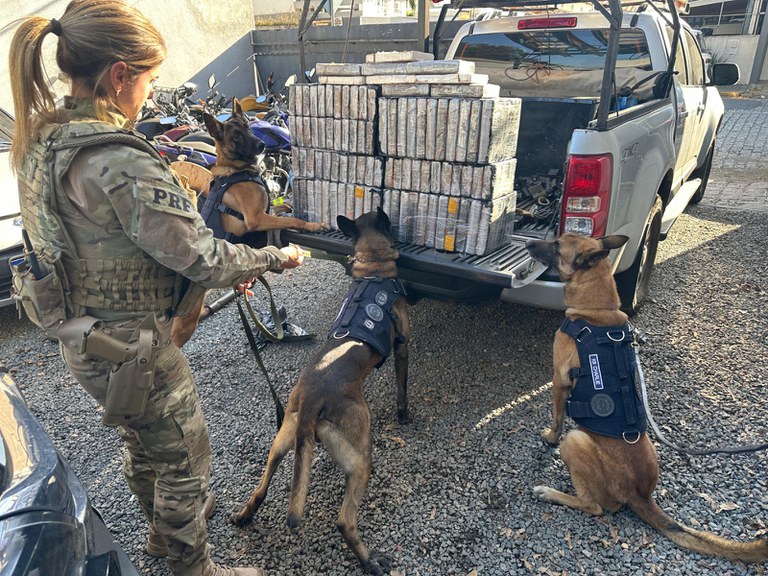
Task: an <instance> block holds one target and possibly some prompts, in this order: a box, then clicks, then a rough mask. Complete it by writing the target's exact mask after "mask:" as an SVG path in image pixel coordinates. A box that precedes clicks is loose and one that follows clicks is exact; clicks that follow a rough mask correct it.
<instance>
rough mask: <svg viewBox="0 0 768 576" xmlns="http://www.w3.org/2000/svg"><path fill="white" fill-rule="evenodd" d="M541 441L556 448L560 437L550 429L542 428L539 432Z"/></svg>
mask: <svg viewBox="0 0 768 576" xmlns="http://www.w3.org/2000/svg"><path fill="white" fill-rule="evenodd" d="M541 439H542V440H544V442H546V443H547V444H549V445H550V446H557V443H558V440H559V439H560V435H559V434H558V433H557V432H555V431H554V430H552V428H544V430H542V431H541Z"/></svg>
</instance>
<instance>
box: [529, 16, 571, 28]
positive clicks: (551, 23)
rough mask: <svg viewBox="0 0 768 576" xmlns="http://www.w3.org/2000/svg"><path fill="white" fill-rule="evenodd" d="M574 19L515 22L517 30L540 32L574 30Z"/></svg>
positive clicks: (541, 19)
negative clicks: (552, 29)
mask: <svg viewBox="0 0 768 576" xmlns="http://www.w3.org/2000/svg"><path fill="white" fill-rule="evenodd" d="M576 22H577V20H576V18H574V17H571V16H569V17H566V18H528V19H526V20H519V21H518V22H517V29H518V30H542V29H545V28H575V27H576Z"/></svg>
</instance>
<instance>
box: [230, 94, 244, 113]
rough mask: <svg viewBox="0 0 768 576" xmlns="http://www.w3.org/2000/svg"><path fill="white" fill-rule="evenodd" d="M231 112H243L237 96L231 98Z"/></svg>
mask: <svg viewBox="0 0 768 576" xmlns="http://www.w3.org/2000/svg"><path fill="white" fill-rule="evenodd" d="M232 113H233V114H237V115H238V116H242V114H243V107H242V105H241V104H240V100H238V99H237V98H234V99H233V100H232Z"/></svg>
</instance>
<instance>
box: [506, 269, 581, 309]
mask: <svg viewBox="0 0 768 576" xmlns="http://www.w3.org/2000/svg"><path fill="white" fill-rule="evenodd" d="M499 298H500V299H501V300H503V301H504V302H510V303H512V304H523V305H525V306H532V307H534V308H546V309H547V310H565V309H566V308H567V306H566V305H565V295H564V292H563V283H562V282H560V281H559V280H547V279H544V278H543V277H542V278H538V279H537V280H534V281H533V282H531V283H529V284H526V285H525V286H522V287H520V288H511V289H506V290H502V292H501V295H500V296H499Z"/></svg>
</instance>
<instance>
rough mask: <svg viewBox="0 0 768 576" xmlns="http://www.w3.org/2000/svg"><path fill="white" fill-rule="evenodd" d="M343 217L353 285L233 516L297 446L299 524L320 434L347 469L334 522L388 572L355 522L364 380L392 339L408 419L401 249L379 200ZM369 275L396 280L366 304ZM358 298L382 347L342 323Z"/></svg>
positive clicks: (369, 565) (253, 500)
mask: <svg viewBox="0 0 768 576" xmlns="http://www.w3.org/2000/svg"><path fill="white" fill-rule="evenodd" d="M337 222H338V225H339V229H340V230H341V231H342V232H343V233H344V234H346V235H347V236H348V237H350V238H351V239H352V240H353V243H354V251H355V254H354V261H353V264H352V278H353V282H352V287H351V289H350V292H349V293H348V295H347V298H345V300H344V304H343V305H342V308H341V311H340V312H339V315H338V316H337V319H336V322H335V323H334V327H333V328H332V329H331V335H330V336H329V338H328V340H327V341H326V342H325V344H324V345H323V346H322V347H321V348H320V350H319V351H318V352H317V353H316V354H315V355H314V357H313V358H312V359H311V360H310V361H309V364H308V365H307V366H306V368H304V370H303V371H302V373H301V375H300V376H299V381H298V383H297V384H296V386H295V387H294V388H293V390H292V391H291V393H290V396H289V397H288V407H287V409H286V414H285V420H284V421H283V424H282V426H281V427H280V430H279V431H278V433H277V436H276V437H275V439H274V441H273V442H272V448H271V449H270V451H269V457H268V459H267V465H266V468H265V470H264V474H263V475H262V477H261V482H260V483H259V485H258V487H257V488H256V490H254V492H253V494H252V495H251V497H250V500H248V502H247V504H246V505H245V506H244V507H243V508H242V510H240V511H239V512H238V513H236V514H234V515H233V516H232V521H233V522H234V523H235V524H237V525H243V524H244V523H245V522H246V521H248V519H249V518H251V516H253V514H254V513H255V512H256V511H257V510H258V508H259V506H261V504H262V502H264V499H265V498H266V496H267V489H268V488H269V482H270V480H271V479H272V475H273V474H274V473H275V470H276V469H277V467H278V465H279V464H280V461H281V460H282V459H283V457H284V456H285V455H286V454H287V453H288V452H289V451H290V450H291V449H293V450H294V462H293V479H292V481H291V493H290V496H289V499H288V518H287V521H288V526H289V527H291V528H292V529H293V528H295V527H296V526H297V525H298V523H299V520H300V519H301V517H302V515H303V513H304V505H305V503H306V499H307V491H308V488H309V477H310V468H311V466H312V456H313V454H314V451H315V443H316V441H318V440H319V441H320V442H322V443H323V445H324V446H325V449H326V450H327V452H328V454H329V455H330V456H331V458H332V459H333V460H334V461H335V462H336V463H337V464H338V465H339V466H340V467H341V469H342V470H344V474H345V476H346V491H345V493H344V501H343V503H342V505H341V510H340V512H339V517H338V519H337V520H336V527H337V528H338V530H339V531H340V532H341V534H342V536H343V537H344V540H345V541H346V543H347V545H348V546H349V547H350V548H351V549H352V551H353V552H354V553H355V555H356V556H357V558H358V559H359V560H360V563H361V564H362V566H363V569H364V570H366V571H367V572H369V573H371V574H376V575H381V574H389V571H390V565H391V563H390V560H389V558H387V557H386V556H384V555H383V554H381V553H379V552H375V551H373V550H369V549H368V547H366V545H365V544H364V543H363V541H362V540H361V538H360V534H359V533H358V530H357V512H358V507H359V505H360V500H361V499H362V497H363V494H364V493H365V489H366V487H367V486H368V480H369V478H370V475H371V437H370V434H371V430H370V429H371V416H370V412H369V410H368V403H367V402H366V400H365V396H364V395H363V381H364V380H365V378H366V376H367V375H368V374H369V373H370V372H371V370H372V369H373V368H374V366H378V365H380V364H381V363H382V362H383V359H384V358H385V353H388V352H389V350H390V349H391V348H392V347H394V351H395V373H396V377H397V418H398V420H399V421H400V422H401V423H406V422H408V421H409V416H408V400H407V380H408V340H409V338H410V325H409V319H408V307H407V304H406V299H405V294H403V293H402V292H403V290H402V285H401V284H400V283H399V281H397V265H396V263H395V259H396V258H397V256H398V253H397V250H396V249H395V248H394V242H393V240H392V234H391V231H390V224H389V218H388V216H387V215H386V214H385V213H384V211H383V210H382V209H381V208H377V209H376V210H375V211H373V212H368V213H366V214H363V215H362V216H359V217H358V218H357V219H356V220H354V221H352V220H349V219H348V218H345V217H344V216H338V218H337ZM365 282H383V283H382V284H380V285H379V286H381V287H384V286H385V284H389V285H392V286H394V287H395V293H394V295H393V294H392V293H389V294H387V293H385V291H384V290H381V291H378V292H377V293H376V294H375V297H374V300H375V303H373V302H371V303H368V304H366V302H367V300H366V299H365V298H363V297H360V296H359V294H360V293H361V290H360V288H361V287H363V286H364V284H363V283H365ZM377 290H379V287H375V288H374V292H376V291H377ZM356 299H359V300H360V302H361V304H360V307H359V308H358V309H359V310H361V311H362V312H363V317H362V320H363V323H365V322H369V323H370V322H371V321H372V320H377V319H378V321H379V322H380V323H381V325H383V326H384V325H385V328H386V329H387V331H388V332H389V334H388V336H387V337H386V338H385V342H383V343H381V344H379V345H378V347H376V346H374V345H371V344H369V343H367V342H362V341H361V340H359V339H358V338H357V337H353V336H352V334H355V332H354V328H353V327H351V326H350V327H348V328H344V327H343V325H344V321H345V320H344V319H345V318H348V317H352V316H353V315H354V314H353V313H352V312H351V311H352V310H353V308H352V305H353V303H354V302H355V300H356ZM392 302H394V304H392ZM371 306H376V307H379V306H380V308H378V309H377V308H372V307H371ZM372 326H373V324H369V327H372ZM364 329H365V328H364ZM357 334H359V332H358V333H357ZM382 349H385V352H382V351H381V350H382Z"/></svg>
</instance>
